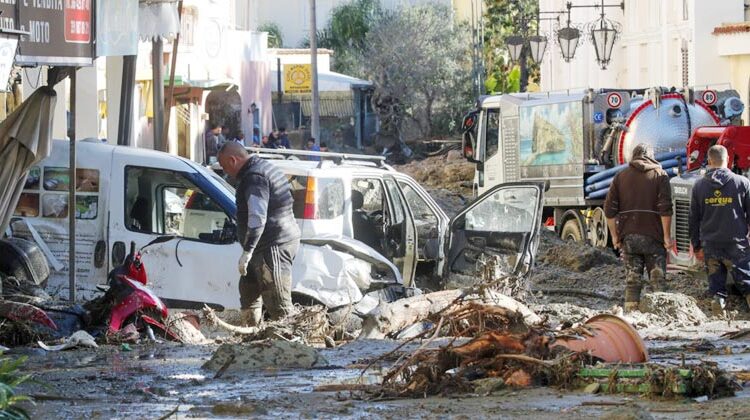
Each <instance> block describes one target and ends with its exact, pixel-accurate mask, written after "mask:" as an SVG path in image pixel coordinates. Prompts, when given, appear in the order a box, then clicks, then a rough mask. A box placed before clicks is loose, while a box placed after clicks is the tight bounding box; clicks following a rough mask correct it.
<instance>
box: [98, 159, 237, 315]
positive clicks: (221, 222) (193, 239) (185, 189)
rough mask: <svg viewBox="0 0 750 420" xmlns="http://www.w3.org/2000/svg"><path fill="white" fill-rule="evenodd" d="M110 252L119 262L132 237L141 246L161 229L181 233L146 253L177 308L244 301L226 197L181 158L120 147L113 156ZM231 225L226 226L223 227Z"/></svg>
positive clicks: (157, 284) (151, 272) (158, 289)
mask: <svg viewBox="0 0 750 420" xmlns="http://www.w3.org/2000/svg"><path fill="white" fill-rule="evenodd" d="M111 185H112V187H111V191H112V194H111V201H110V202H111V217H110V227H109V232H110V235H109V238H110V258H111V259H112V261H111V262H112V265H113V266H116V265H119V264H120V263H121V261H122V258H123V257H124V254H125V249H127V248H129V244H130V242H131V241H134V242H135V243H136V247H141V246H143V245H144V244H146V243H148V242H150V241H151V240H153V239H154V238H156V237H158V236H162V235H174V236H177V237H178V239H177V240H173V241H169V242H166V243H163V244H158V245H154V246H152V247H149V248H148V250H147V252H146V253H145V255H144V256H143V261H144V264H145V265H146V270H147V273H148V278H149V283H148V286H149V287H151V288H152V289H153V290H154V291H155V293H156V294H157V295H158V296H159V297H161V298H163V299H164V300H165V303H166V304H167V306H169V307H172V308H188V309H199V308H201V307H202V306H203V304H204V303H207V304H209V305H210V306H214V307H216V308H222V307H223V308H239V306H240V302H239V292H238V281H239V273H238V272H237V264H236V263H237V260H238V259H239V256H240V254H241V253H242V249H241V247H240V245H239V243H237V242H236V239H235V237H234V236H232V235H227V234H226V232H228V231H232V230H233V229H232V228H231V227H233V221H232V220H233V216H232V215H231V213H232V211H231V209H229V208H226V207H228V206H227V203H226V202H227V200H226V199H227V197H222V196H220V195H221V193H220V192H219V191H218V190H217V189H216V188H215V187H214V186H213V184H211V183H210V182H209V181H208V180H207V179H206V178H205V177H204V175H203V174H200V173H198V172H196V171H195V170H194V169H193V168H191V167H190V166H189V165H188V164H187V163H185V162H183V161H181V160H180V159H177V158H172V157H166V156H158V155H153V156H151V155H149V156H137V158H136V156H133V152H130V151H124V152H123V151H119V152H118V153H116V155H115V158H114V164H113V173H112V184H111ZM225 228H226V229H225Z"/></svg>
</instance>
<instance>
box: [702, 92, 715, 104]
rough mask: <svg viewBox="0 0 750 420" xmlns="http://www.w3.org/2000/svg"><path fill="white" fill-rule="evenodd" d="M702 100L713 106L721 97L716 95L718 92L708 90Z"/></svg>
mask: <svg viewBox="0 0 750 420" xmlns="http://www.w3.org/2000/svg"><path fill="white" fill-rule="evenodd" d="M701 99H703V103H704V104H706V105H708V106H711V105H713V104H715V103H716V101H717V100H718V99H719V95H717V94H716V91H714V90H706V91H704V92H703V94H702V95H701Z"/></svg>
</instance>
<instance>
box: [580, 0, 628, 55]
mask: <svg viewBox="0 0 750 420" xmlns="http://www.w3.org/2000/svg"><path fill="white" fill-rule="evenodd" d="M587 32H588V35H589V36H590V37H591V43H592V44H594V51H595V52H596V62H597V63H599V65H600V66H601V67H602V70H604V69H606V68H607V65H609V60H610V58H612V50H614V46H615V41H617V39H618V38H619V37H620V34H621V33H622V28H621V27H620V24H619V23H617V22H613V21H611V20H609V19H607V18H606V17H604V8H602V14H601V17H600V18H599V19H597V20H595V21H593V22H591V24H589V27H588V28H587Z"/></svg>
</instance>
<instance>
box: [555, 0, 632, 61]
mask: <svg viewBox="0 0 750 420" xmlns="http://www.w3.org/2000/svg"><path fill="white" fill-rule="evenodd" d="M566 7H567V9H568V23H567V26H565V27H564V28H560V29H558V30H557V33H556V35H557V42H558V44H560V53H562V56H563V59H564V60H565V61H566V62H570V60H572V59H573V57H575V54H576V49H577V48H578V44H579V43H580V42H581V38H582V36H581V34H582V31H581V30H580V29H578V28H576V27H575V26H572V25H571V24H570V11H571V9H573V8H598V9H601V13H600V15H599V16H600V17H599V19H597V20H595V21H593V22H591V23H589V24H588V25H586V29H585V33H586V35H587V36H588V37H589V38H590V39H591V43H592V44H594V51H595V52H596V62H597V63H599V65H600V66H601V67H602V69H606V68H607V65H609V61H610V59H611V58H612V51H613V50H614V46H615V41H617V39H618V38H619V37H620V34H621V33H622V27H621V26H620V24H619V23H617V22H615V21H612V20H610V19H607V18H606V16H605V13H604V11H605V9H606V8H607V7H618V8H620V9H621V10H625V2H624V1H623V2H621V3H620V4H604V0H602V1H601V4H600V5H599V4H597V5H574V4H573V3H572V2H568V3H567V4H566Z"/></svg>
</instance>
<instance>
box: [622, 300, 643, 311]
mask: <svg viewBox="0 0 750 420" xmlns="http://www.w3.org/2000/svg"><path fill="white" fill-rule="evenodd" d="M640 305H641V304H640V303H639V302H625V308H623V310H624V311H625V313H626V314H627V313H630V312H635V311H637V310H638V308H639V307H640Z"/></svg>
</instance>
